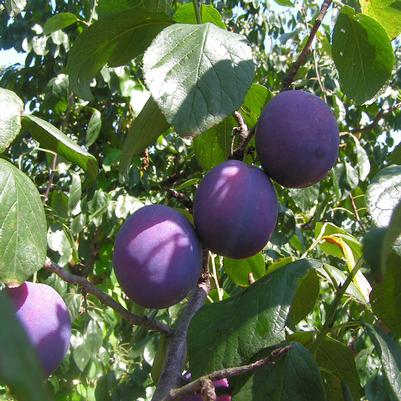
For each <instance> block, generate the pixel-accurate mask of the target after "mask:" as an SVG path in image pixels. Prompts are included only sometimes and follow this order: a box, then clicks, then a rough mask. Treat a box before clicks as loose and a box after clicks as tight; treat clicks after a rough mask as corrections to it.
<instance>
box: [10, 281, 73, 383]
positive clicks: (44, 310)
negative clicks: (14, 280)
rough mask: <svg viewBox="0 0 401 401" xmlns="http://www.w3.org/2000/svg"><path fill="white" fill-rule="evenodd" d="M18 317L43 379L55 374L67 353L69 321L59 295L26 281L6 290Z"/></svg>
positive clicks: (68, 315)
mask: <svg viewBox="0 0 401 401" xmlns="http://www.w3.org/2000/svg"><path fill="white" fill-rule="evenodd" d="M7 294H8V296H9V298H10V299H11V301H12V302H13V304H14V306H15V308H16V313H17V317H18V318H19V320H20V322H21V324H22V326H23V327H24V328H25V330H26V332H27V335H28V338H29V339H30V341H31V343H32V344H33V346H34V348H35V349H36V352H37V355H38V359H39V362H40V363H41V365H42V368H43V372H44V374H45V375H46V376H48V375H50V374H51V373H52V372H54V371H55V370H56V369H57V367H58V366H59V365H60V363H61V361H62V360H63V359H64V356H65V354H66V353H67V351H68V347H69V344H70V338H71V319H70V314H69V312H68V309H67V306H66V304H65V303H64V301H63V299H62V298H61V296H60V295H59V294H58V293H57V292H56V291H55V290H54V289H53V288H52V287H50V286H48V285H46V284H39V283H30V282H25V283H24V284H22V285H20V286H19V287H14V288H7Z"/></svg>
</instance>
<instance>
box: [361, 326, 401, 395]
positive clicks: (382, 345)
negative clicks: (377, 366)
mask: <svg viewBox="0 0 401 401" xmlns="http://www.w3.org/2000/svg"><path fill="white" fill-rule="evenodd" d="M365 326H366V330H367V332H368V334H369V336H370V338H371V340H372V341H373V344H374V345H375V348H376V351H377V353H378V354H379V356H380V360H381V362H382V369H383V373H384V376H385V378H386V381H387V384H388V391H389V395H391V396H392V398H394V400H397V401H400V400H401V346H400V344H399V343H397V342H396V341H395V340H394V339H393V338H391V337H390V336H389V335H388V334H386V333H384V332H383V331H382V330H381V329H379V328H378V327H373V326H371V325H369V324H365Z"/></svg>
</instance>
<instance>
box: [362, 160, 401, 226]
mask: <svg viewBox="0 0 401 401" xmlns="http://www.w3.org/2000/svg"><path fill="white" fill-rule="evenodd" d="M366 198H367V201H366V203H367V207H368V211H369V213H370V215H371V216H372V219H373V222H374V223H375V224H376V226H378V227H385V226H387V225H388V224H389V222H390V219H391V214H392V212H393V209H394V208H395V207H396V206H397V205H398V203H399V202H400V201H401V166H388V167H385V168H384V169H382V170H380V171H379V172H378V173H377V174H376V176H375V177H374V178H373V179H372V181H371V183H370V185H369V187H368V190H367V193H366Z"/></svg>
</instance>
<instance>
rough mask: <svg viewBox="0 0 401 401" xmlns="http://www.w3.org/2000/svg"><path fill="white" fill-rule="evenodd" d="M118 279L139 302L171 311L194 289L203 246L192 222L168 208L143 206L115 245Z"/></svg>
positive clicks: (122, 230) (126, 291)
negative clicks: (169, 308) (168, 308)
mask: <svg viewBox="0 0 401 401" xmlns="http://www.w3.org/2000/svg"><path fill="white" fill-rule="evenodd" d="M113 262H114V270H115V273H116V276H117V279H118V281H119V283H120V285H121V287H122V289H123V290H124V292H125V293H126V294H127V296H128V297H129V298H130V299H131V300H132V301H134V302H135V303H137V304H139V305H141V306H143V307H146V308H157V309H161V308H167V307H169V306H171V305H174V304H176V303H177V302H179V301H181V300H182V299H183V298H184V297H185V296H186V295H187V294H188V292H189V290H191V288H193V287H195V285H196V283H197V280H198V278H199V277H200V274H201V269H202V248H201V245H200V242H199V239H198V237H197V235H196V233H195V230H194V229H193V227H192V225H191V223H190V222H189V221H188V220H187V219H186V218H185V217H184V216H183V215H182V214H181V213H179V212H177V211H175V210H174V209H171V208H169V207H167V206H163V205H150V206H144V207H142V208H141V209H139V210H137V211H136V212H135V213H134V214H133V215H132V216H131V217H129V218H128V220H127V221H126V222H125V223H124V224H123V225H122V227H121V229H120V231H119V233H118V235H117V238H116V242H115V246H114V255H113Z"/></svg>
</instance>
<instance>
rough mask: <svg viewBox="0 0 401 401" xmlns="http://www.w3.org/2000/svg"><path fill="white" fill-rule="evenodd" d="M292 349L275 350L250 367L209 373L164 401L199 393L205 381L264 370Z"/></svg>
mask: <svg viewBox="0 0 401 401" xmlns="http://www.w3.org/2000/svg"><path fill="white" fill-rule="evenodd" d="M290 349H291V345H287V346H285V347H282V348H278V349H275V350H274V351H273V352H272V353H271V354H270V355H269V356H267V357H266V358H263V359H259V360H258V361H256V362H253V363H250V364H249V365H243V366H237V367H234V368H227V369H221V370H217V371H215V372H212V373H209V374H207V375H205V376H201V377H199V378H198V379H196V380H194V381H192V382H191V383H188V384H186V385H184V386H182V387H180V388H176V389H173V390H171V391H170V393H169V394H168V396H167V397H165V398H164V399H163V401H174V400H180V399H181V398H182V397H183V396H185V395H188V394H193V393H196V392H199V391H200V390H201V388H202V383H205V381H207V380H210V381H212V382H213V381H217V380H221V379H229V378H230V377H235V376H241V375H246V374H249V373H253V372H255V371H256V370H258V369H260V368H263V367H264V366H267V365H272V364H274V363H275V362H276V361H277V360H278V359H280V358H281V357H282V356H283V355H285V354H286V353H287V352H288V351H289V350H290Z"/></svg>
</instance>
